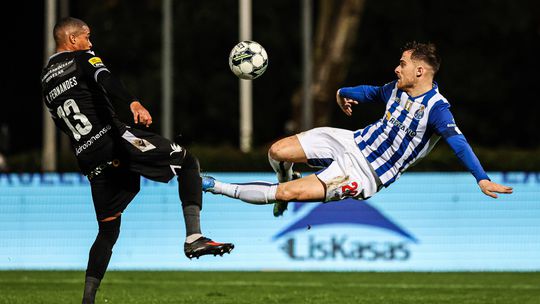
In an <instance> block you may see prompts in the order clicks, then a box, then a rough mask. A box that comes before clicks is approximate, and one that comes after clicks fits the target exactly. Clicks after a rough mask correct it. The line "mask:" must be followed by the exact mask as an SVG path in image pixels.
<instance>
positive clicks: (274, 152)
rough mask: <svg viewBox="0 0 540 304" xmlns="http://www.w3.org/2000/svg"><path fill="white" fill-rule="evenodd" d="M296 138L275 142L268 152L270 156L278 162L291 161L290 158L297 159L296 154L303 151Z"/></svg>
mask: <svg viewBox="0 0 540 304" xmlns="http://www.w3.org/2000/svg"><path fill="white" fill-rule="evenodd" d="M298 146H299V142H298V139H297V138H296V136H289V137H286V138H283V139H281V140H279V141H277V142H275V143H274V144H273V145H272V146H271V147H270V149H269V150H268V155H269V156H270V157H271V158H272V159H274V160H277V161H289V160H290V158H291V157H292V158H296V156H297V155H296V154H298V153H299V152H298V151H297V150H298V149H301V147H298Z"/></svg>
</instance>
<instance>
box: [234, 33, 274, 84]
mask: <svg viewBox="0 0 540 304" xmlns="http://www.w3.org/2000/svg"><path fill="white" fill-rule="evenodd" d="M229 67H230V68H231V71H232V72H233V73H234V75H236V76H238V77H239V78H241V79H249V80H251V79H255V78H257V77H259V76H261V75H262V74H263V73H264V71H266V68H267V67H268V55H267V54H266V50H265V49H264V48H263V47H262V45H260V44H258V43H257V42H255V41H249V40H246V41H241V42H239V43H238V44H237V45H235V46H234V47H233V49H232V50H231V54H229Z"/></svg>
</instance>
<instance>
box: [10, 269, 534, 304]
mask: <svg viewBox="0 0 540 304" xmlns="http://www.w3.org/2000/svg"><path fill="white" fill-rule="evenodd" d="M83 280H84V273H83V272H77V271H0V303H9V304H18V303H21V304H22V303H25V304H26V303H33V304H39V303H56V304H58V303H80V301H81V296H82V289H83ZM96 303H108V304H112V303H122V304H128V303H145V304H150V303H250V304H257V303H265V304H266V303H411V304H412V303H414V304H418V303H430V304H432V303H452V304H455V303H461V304H464V303H471V304H473V303H501V304H503V303H504V304H512V303H516V304H518V303H519V304H528V303H530V304H538V303H540V273H539V272H532V273H493V272H486V273H477V272H469V273H467V272H465V273H409V272H406V273H372V272H344V273H343V272H342V273H334V272H181V271H176V272H172V271H171V272H151V271H144V272H141V271H110V272H108V273H107V275H106V277H105V279H104V280H103V282H102V285H101V287H100V290H99V292H98V297H97V299H96Z"/></svg>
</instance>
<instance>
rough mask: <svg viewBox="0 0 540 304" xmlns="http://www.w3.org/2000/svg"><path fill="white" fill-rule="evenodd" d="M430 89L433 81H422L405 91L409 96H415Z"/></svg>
mask: <svg viewBox="0 0 540 304" xmlns="http://www.w3.org/2000/svg"><path fill="white" fill-rule="evenodd" d="M431 89H433V81H424V82H420V83H418V84H416V85H415V86H414V87H411V88H410V89H409V90H407V91H406V92H407V94H409V96H411V97H417V96H420V95H422V94H425V93H427V92H429V91H430V90H431Z"/></svg>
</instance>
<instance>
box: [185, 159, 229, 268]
mask: <svg viewBox="0 0 540 304" xmlns="http://www.w3.org/2000/svg"><path fill="white" fill-rule="evenodd" d="M177 174H178V193H179V195H180V200H181V201H182V211H183V213H184V221H185V225H186V241H185V243H184V254H185V255H186V256H187V257H188V258H190V259H191V258H194V257H195V258H199V257H200V256H203V255H214V256H215V255H220V256H222V255H223V254H224V253H230V252H231V251H232V250H233V248H234V245H233V244H231V243H218V242H214V241H212V240H211V239H209V238H207V237H205V236H203V234H202V233H201V224H200V211H201V209H202V191H201V189H202V185H201V183H202V181H201V176H200V167H199V161H198V160H197V158H196V157H195V156H193V155H192V154H191V153H189V152H188V151H186V155H185V157H184V160H183V163H182V167H181V169H179V170H178V172H177Z"/></svg>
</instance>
